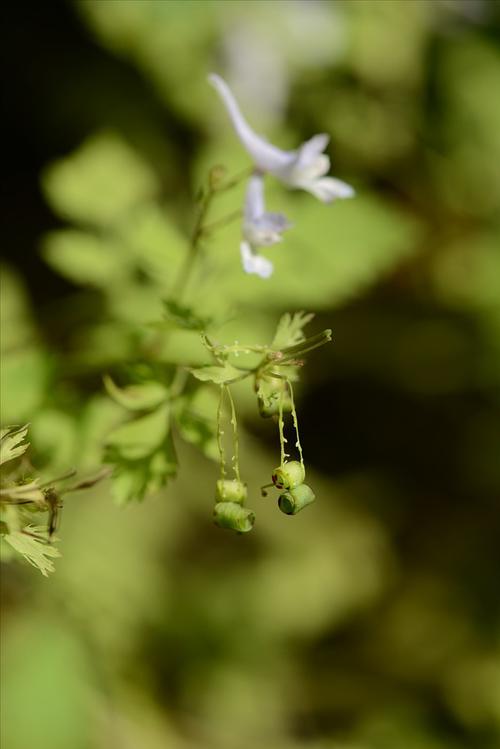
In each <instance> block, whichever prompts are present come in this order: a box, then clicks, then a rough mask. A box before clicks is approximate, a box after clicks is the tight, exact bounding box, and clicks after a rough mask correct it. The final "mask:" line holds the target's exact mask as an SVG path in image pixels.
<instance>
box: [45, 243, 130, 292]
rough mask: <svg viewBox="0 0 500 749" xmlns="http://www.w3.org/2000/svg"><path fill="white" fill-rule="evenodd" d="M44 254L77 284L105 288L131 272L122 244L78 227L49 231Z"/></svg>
mask: <svg viewBox="0 0 500 749" xmlns="http://www.w3.org/2000/svg"><path fill="white" fill-rule="evenodd" d="M42 255H43V258H44V260H45V261H46V262H47V263H48V264H49V265H50V266H51V268H54V269H55V270H56V271H57V272H58V273H60V274H61V275H62V276H64V277H65V278H69V280H70V281H73V282H75V283H77V284H83V285H89V286H96V287H97V288H103V289H106V288H107V287H108V286H109V285H110V284H116V283H117V282H118V281H120V280H121V279H122V278H124V277H127V276H128V275H130V273H131V270H130V261H129V260H128V258H127V256H126V254H125V252H124V251H123V248H122V247H120V245H119V244H117V243H116V242H113V241H112V240H111V239H109V238H107V239H105V238H103V237H99V236H97V235H94V234H90V233H89V232H84V231H78V230H76V229H61V230H59V231H54V232H51V233H50V234H47V235H46V237H45V238H44V240H43V244H42Z"/></svg>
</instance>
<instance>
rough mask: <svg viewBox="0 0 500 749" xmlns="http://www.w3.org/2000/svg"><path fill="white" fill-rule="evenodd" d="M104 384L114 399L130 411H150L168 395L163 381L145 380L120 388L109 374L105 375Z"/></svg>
mask: <svg viewBox="0 0 500 749" xmlns="http://www.w3.org/2000/svg"><path fill="white" fill-rule="evenodd" d="M103 379H104V385H105V387H106V390H107V392H108V394H109V395H110V396H111V398H113V400H114V401H116V402H117V403H119V404H120V405H121V406H124V408H127V409H129V410H130V411H148V410H150V409H152V408H156V407H157V406H159V405H160V403H163V402H164V401H165V399H166V398H167V395H168V390H167V388H166V387H165V386H164V385H162V384H161V382H143V383H140V384H137V385H127V387H123V388H120V387H118V385H116V383H115V382H114V381H113V380H112V379H111V377H110V376H109V375H104V378H103Z"/></svg>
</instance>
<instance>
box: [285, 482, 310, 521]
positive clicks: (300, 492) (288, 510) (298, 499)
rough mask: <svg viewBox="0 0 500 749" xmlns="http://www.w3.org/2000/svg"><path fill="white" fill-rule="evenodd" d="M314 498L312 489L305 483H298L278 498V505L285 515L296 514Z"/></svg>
mask: <svg viewBox="0 0 500 749" xmlns="http://www.w3.org/2000/svg"><path fill="white" fill-rule="evenodd" d="M315 499H316V497H315V495H314V492H313V490H312V489H311V487H310V486H307V484H300V485H299V486H296V487H295V489H292V490H291V491H289V492H285V494H281V495H280V497H279V499H278V507H279V508H280V510H281V512H284V513H285V515H296V514H297V513H298V512H300V511H301V510H303V509H304V507H306V506H307V505H310V504H311V502H314V500H315Z"/></svg>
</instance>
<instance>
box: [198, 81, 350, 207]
mask: <svg viewBox="0 0 500 749" xmlns="http://www.w3.org/2000/svg"><path fill="white" fill-rule="evenodd" d="M208 80H209V81H210V83H211V84H212V85H213V86H214V88H215V89H216V91H217V93H218V94H219V96H220V97H221V99H222V101H223V102H224V105H225V107H226V109H227V111H228V114H229V116H230V118H231V121H232V123H233V127H234V129H235V130H236V133H237V135H238V137H239V139H240V141H241V142H242V144H243V146H244V147H245V149H246V150H247V151H248V153H249V154H250V156H251V158H252V160H253V163H254V164H255V166H256V167H257V169H258V170H259V171H261V172H264V173H265V172H269V173H270V174H273V175H274V176H275V177H277V178H278V179H279V180H281V181H282V182H284V183H285V184H286V185H288V186H289V187H294V188H300V189H302V190H307V191H308V192H310V193H312V194H313V195H315V196H316V197H317V198H319V199H320V200H322V201H323V202H324V203H330V202H331V201H332V200H335V199H336V198H352V197H353V195H354V190H353V188H352V187H351V186H350V185H348V184H346V183H345V182H342V181H341V180H339V179H335V178H334V177H325V174H326V173H327V172H328V170H329V169H330V159H329V158H328V156H327V155H326V154H325V153H323V151H324V150H325V148H326V147H327V145H328V141H329V136H328V135H325V134H324V133H321V134H320V135H314V136H313V137H312V138H311V139H310V140H308V141H306V142H305V143H303V144H302V145H301V146H300V147H299V148H298V149H297V150H296V151H282V150H281V148H277V147H276V146H273V145H272V144H271V143H268V142H267V141H266V140H265V139H264V138H263V137H262V136H260V135H257V133H255V132H254V131H253V130H252V128H251V127H250V125H249V124H248V122H247V121H246V120H245V118H244V117H243V115H242V114H241V111H240V108H239V106H238V104H237V102H236V99H235V98H234V96H233V94H232V93H231V90H230V88H229V86H228V85H227V83H226V82H225V81H223V80H222V78H221V77H220V76H218V75H216V74H215V73H212V74H211V75H209V77H208Z"/></svg>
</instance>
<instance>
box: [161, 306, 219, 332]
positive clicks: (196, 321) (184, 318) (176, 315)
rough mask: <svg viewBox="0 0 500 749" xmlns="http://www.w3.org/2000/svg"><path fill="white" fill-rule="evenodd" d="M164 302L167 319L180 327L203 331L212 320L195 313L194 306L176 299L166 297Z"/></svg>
mask: <svg viewBox="0 0 500 749" xmlns="http://www.w3.org/2000/svg"><path fill="white" fill-rule="evenodd" d="M163 304H164V306H165V316H166V318H167V320H169V321H170V322H173V323H175V325H177V326H178V327H179V328H186V329H187V330H200V331H202V330H206V329H207V328H208V327H209V325H210V323H211V322H212V318H210V317H201V316H199V315H197V314H195V312H194V311H193V309H192V307H186V306H184V305H182V304H179V303H178V302H176V301H174V300H170V299H165V300H164V302H163Z"/></svg>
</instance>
